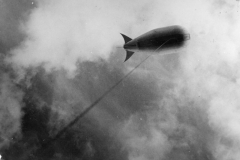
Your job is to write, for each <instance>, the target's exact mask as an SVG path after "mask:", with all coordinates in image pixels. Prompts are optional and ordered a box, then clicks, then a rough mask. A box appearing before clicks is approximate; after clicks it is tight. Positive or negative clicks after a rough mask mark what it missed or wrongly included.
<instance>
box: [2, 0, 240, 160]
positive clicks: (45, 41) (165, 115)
mask: <svg viewBox="0 0 240 160" xmlns="http://www.w3.org/2000/svg"><path fill="white" fill-rule="evenodd" d="M35 3H36V8H34V9H32V10H31V12H30V14H27V15H28V16H27V18H26V19H23V20H22V21H21V23H20V24H21V25H20V29H21V31H22V33H21V34H23V35H25V37H24V39H23V41H21V40H17V42H18V43H20V42H21V43H20V45H18V46H15V47H14V48H12V47H10V48H11V51H10V52H8V59H7V62H10V63H9V64H12V66H14V67H15V68H23V70H24V69H29V67H30V68H31V69H33V70H36V72H37V73H39V70H38V69H39V68H38V67H39V66H40V67H43V68H44V69H45V70H47V71H49V72H48V73H45V72H44V73H43V74H40V76H39V74H37V75H38V76H39V77H38V76H35V78H36V77H37V78H36V79H41V78H44V77H45V76H46V75H48V74H50V75H51V76H52V77H54V78H53V79H51V78H50V79H51V80H49V79H48V78H46V77H48V76H46V77H45V78H46V79H47V80H46V81H44V80H42V81H41V80H39V81H38V80H36V79H34V78H33V79H34V80H33V81H32V82H35V83H33V84H34V85H33V84H32V85H30V88H34V87H35V89H36V88H37V89H36V90H34V89H33V91H32V92H30V93H34V94H33V95H35V96H36V97H37V98H36V99H37V100H36V99H35V100H34V102H35V101H36V102H38V101H40V102H43V103H39V104H38V103H37V104H38V105H39V106H41V107H43V106H44V105H46V104H47V108H48V109H49V110H51V114H52V115H51V114H50V115H48V116H49V117H48V118H49V123H50V124H51V125H52V126H51V125H50V126H51V127H53V128H54V127H56V128H57V129H58V128H59V127H61V125H62V124H67V122H69V121H70V119H71V117H72V116H74V115H76V114H77V113H79V111H80V110H82V109H83V108H84V106H86V104H89V103H91V102H92V101H94V100H95V99H96V98H97V97H98V96H99V95H101V94H102V93H104V91H105V90H106V89H107V88H108V87H110V86H111V85H113V84H114V83H115V82H116V81H117V80H118V79H119V78H121V77H122V76H123V75H124V74H125V73H126V72H127V71H128V70H129V68H132V67H133V66H134V64H137V63H138V62H140V61H141V59H142V57H143V56H145V55H143V54H142V55H141V54H135V55H134V57H133V58H134V59H131V60H130V61H129V62H127V63H124V65H123V64H122V63H121V65H120V63H119V62H120V61H121V58H122V57H121V56H125V55H123V53H124V52H123V51H121V50H117V49H114V47H115V46H117V45H120V44H122V43H123V40H122V37H121V36H120V35H119V32H123V33H125V34H127V35H129V36H130V37H136V36H138V35H140V34H142V33H144V32H146V31H148V30H150V29H153V28H158V27H164V26H168V25H174V24H177V25H181V26H183V27H184V28H185V29H186V30H187V31H188V32H189V33H190V34H191V40H190V41H188V42H187V45H186V46H185V47H184V48H183V49H180V50H174V51H173V52H176V53H178V54H175V55H166V56H158V55H156V56H154V57H151V58H150V59H148V61H146V62H145V63H144V64H143V65H142V66H141V67H140V68H138V70H137V72H134V74H133V75H131V76H132V77H131V78H130V79H128V80H127V81H126V82H124V83H123V84H122V86H119V88H116V90H114V91H113V93H111V95H109V96H108V97H106V99H104V100H103V101H102V102H101V103H100V104H99V106H98V108H95V109H94V110H92V112H90V114H89V115H88V116H87V117H86V119H84V120H83V122H82V124H78V125H77V126H75V127H73V128H72V129H70V131H68V132H67V133H66V134H67V135H69V137H71V136H72V137H73V135H74V136H76V134H77V133H82V132H81V128H84V131H86V132H89V133H91V135H86V134H84V133H82V135H83V137H84V138H86V137H87V138H89V139H90V140H89V139H88V140H87V141H84V143H83V145H82V146H81V145H80V148H81V147H83V148H84V149H83V150H84V151H85V150H88V152H87V153H88V154H87V155H88V156H89V155H91V154H93V153H94V155H95V156H96V155H102V154H100V152H101V151H103V150H101V149H99V146H100V144H104V146H105V148H104V149H105V150H104V152H106V153H107V155H109V157H111V155H112V153H113V152H114V153H118V154H116V155H119V156H120V155H122V156H123V154H124V156H123V157H122V158H125V159H127V158H128V159H134V160H138V159H139V160H141V159H146V160H148V159H222V160H227V159H234V160H235V159H236V160H237V159H239V154H238V149H239V140H240V137H239V131H240V130H239V123H240V122H239V118H238V117H239V116H238V115H239V114H240V112H239V107H238V104H239V100H238V99H239V98H238V97H239V96H240V95H239V89H238V88H239V71H238V68H239V64H240V63H239V41H240V35H239V31H238V28H239V24H240V23H239V20H238V19H239V18H238V17H239V13H240V12H239V4H238V3H237V2H236V1H228V2H227V1H222V0H220V1H217V0H212V1H192V0H184V1H173V0H170V1H157V0H151V1H145V0H141V1H139V0H138V1H137V0H132V1H127V0H122V1H117V0H116V1H110V0H100V1H93V0H90V1H82V0H69V1H66V0H58V1H57V0H50V1H47V0H44V1H35ZM13 26H14V27H16V24H15V25H13ZM5 28H7V27H5ZM6 31H8V30H7V29H6ZM6 33H8V32H6ZM6 33H5V34H6ZM19 34H20V33H19ZM124 54H125V53H124ZM119 66H120V67H119ZM36 68H37V69H36ZM61 69H65V72H63V71H59V70H61ZM50 71H53V72H50ZM26 73H27V72H26ZM66 74H71V75H74V76H72V77H71V78H69V77H67V76H66ZM51 76H50V77H51ZM33 77H34V76H33ZM36 84H38V85H37V87H36ZM47 84H51V85H47ZM43 86H45V89H44V87H43ZM3 88H4V87H3ZM10 88H11V86H10V87H9V86H8V87H7V88H5V90H6V91H7V92H5V93H8V94H7V95H10V96H8V97H13V96H12V91H11V90H10V91H9V89H10ZM49 90H50V91H51V92H50V91H49ZM46 91H49V92H46ZM40 92H41V93H40ZM45 92H46V93H48V94H46V93H45ZM30 93H28V94H30ZM46 95H47V96H46ZM1 97H2V99H3V101H4V102H8V101H7V100H6V96H4V95H2V96H1ZM16 100H18V98H15V99H11V103H8V104H7V105H10V106H15V107H14V108H17V107H18V106H19V103H17V102H18V101H16ZM15 102H16V103H15ZM38 105H36V108H35V109H39V108H41V107H39V106H38ZM69 106H71V107H69ZM45 107H46V106H45ZM43 108H44V107H43ZM10 113H14V114H12V115H17V116H16V117H17V119H18V120H19V117H21V116H19V115H20V114H19V113H20V111H19V110H17V109H15V110H14V112H10ZM39 113H41V112H40V111H39ZM54 114H56V115H57V116H56V115H55V116H56V117H57V118H59V121H58V122H59V124H60V125H59V124H58V122H55V121H54V120H56V119H54V118H56V117H54ZM40 119H41V118H40ZM84 122H85V123H84ZM90 122H91V123H90ZM16 126H17V127H15V128H18V127H19V123H16ZM96 126H97V127H96ZM45 127H46V126H45ZM48 127H49V126H48ZM98 127H99V128H98ZM15 128H14V129H15ZM53 128H52V130H54V129H53ZM16 130H17V129H16ZM50 130H51V129H50ZM14 131H15V130H14ZM106 135H107V136H106ZM94 136H95V138H93V137H94ZM40 137H41V136H40ZM96 137H97V138H96ZM64 138H66V137H63V139H64ZM78 138H79V137H78ZM78 138H73V140H72V141H75V140H77V139H78ZM84 138H79V139H81V140H82V139H84ZM100 139H105V140H106V139H109V141H106V142H105V143H104V142H103V141H101V143H97V142H96V141H99V140H100ZM113 142H117V143H116V144H118V146H117V147H116V148H117V149H116V148H115V149H116V150H114V149H112V150H111V149H109V148H108V147H106V146H107V145H109V144H111V145H112V144H114V143H113ZM71 145H73V147H76V145H74V144H73V143H72V144H71ZM111 145H110V146H111ZM78 147H79V146H78ZM78 147H76V148H77V149H79V148H78ZM121 148H123V149H122V150H121ZM58 149H59V150H61V151H62V152H64V151H63V150H62V149H61V148H58ZM108 149H109V152H107V150H108ZM121 151H122V152H121ZM81 153H82V154H84V153H83V152H81ZM64 154H65V155H68V153H65V152H64V153H62V155H64ZM60 155H61V154H60ZM60 155H58V157H61V156H60ZM54 156H57V155H54ZM75 156H76V157H78V156H81V155H75ZM93 157H94V156H93ZM179 157H180V158H179Z"/></svg>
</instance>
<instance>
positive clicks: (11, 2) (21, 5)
mask: <svg viewBox="0 0 240 160" xmlns="http://www.w3.org/2000/svg"><path fill="white" fill-rule="evenodd" d="M32 2H33V1H31V0H23V1H17V0H2V1H0V53H5V54H6V52H7V51H9V50H10V49H11V48H12V47H16V46H17V45H19V44H20V42H21V41H22V40H23V39H24V34H23V33H22V31H21V29H20V27H19V26H20V25H21V23H23V21H24V20H25V19H27V16H28V15H29V12H30V11H31V9H32V8H33V7H34V5H33V4H32Z"/></svg>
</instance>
